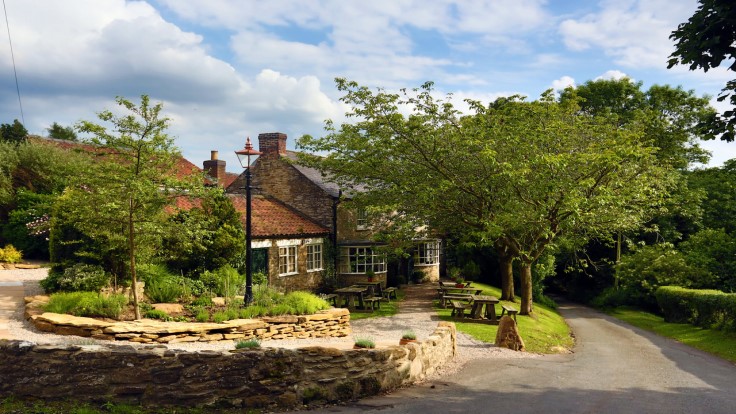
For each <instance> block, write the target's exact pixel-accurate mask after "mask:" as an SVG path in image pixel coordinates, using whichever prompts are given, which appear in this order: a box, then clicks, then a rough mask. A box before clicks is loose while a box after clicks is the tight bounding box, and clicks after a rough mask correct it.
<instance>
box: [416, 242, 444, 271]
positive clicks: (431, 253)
mask: <svg viewBox="0 0 736 414" xmlns="http://www.w3.org/2000/svg"><path fill="white" fill-rule="evenodd" d="M439 262H440V242H439V240H430V241H425V242H421V243H419V244H417V250H416V263H415V264H417V265H434V264H438V263H439Z"/></svg>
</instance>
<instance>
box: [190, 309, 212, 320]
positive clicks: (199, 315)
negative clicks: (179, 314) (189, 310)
mask: <svg viewBox="0 0 736 414" xmlns="http://www.w3.org/2000/svg"><path fill="white" fill-rule="evenodd" d="M194 319H195V320H196V321H197V322H207V321H209V320H210V313H209V311H207V309H204V308H202V309H199V310H197V312H196V313H195V314H194Z"/></svg>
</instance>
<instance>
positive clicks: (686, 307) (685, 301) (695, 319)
mask: <svg viewBox="0 0 736 414" xmlns="http://www.w3.org/2000/svg"><path fill="white" fill-rule="evenodd" d="M655 296H656V298H657V304H658V305H659V307H660V308H661V309H662V312H663V314H664V318H665V320H666V321H667V322H675V323H690V324H692V325H695V326H700V327H702V328H708V329H720V330H723V331H728V332H736V294H735V293H723V292H721V291H719V290H698V289H685V288H681V287H677V286H662V287H660V288H659V289H657V292H656V293H655Z"/></svg>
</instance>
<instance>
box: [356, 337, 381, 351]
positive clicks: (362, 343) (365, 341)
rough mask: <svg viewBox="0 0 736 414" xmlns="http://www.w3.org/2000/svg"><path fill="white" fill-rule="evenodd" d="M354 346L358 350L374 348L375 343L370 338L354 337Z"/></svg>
mask: <svg viewBox="0 0 736 414" xmlns="http://www.w3.org/2000/svg"><path fill="white" fill-rule="evenodd" d="M355 346H356V347H358V348H370V349H372V348H375V347H376V342H375V341H374V340H373V338H370V337H365V338H363V337H355Z"/></svg>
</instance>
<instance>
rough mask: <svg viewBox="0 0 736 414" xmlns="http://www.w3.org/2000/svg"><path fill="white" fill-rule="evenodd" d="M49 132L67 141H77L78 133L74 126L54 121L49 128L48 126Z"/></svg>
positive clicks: (50, 134)
mask: <svg viewBox="0 0 736 414" xmlns="http://www.w3.org/2000/svg"><path fill="white" fill-rule="evenodd" d="M46 131H47V132H48V133H49V137H51V138H54V139H62V140H66V141H77V140H78V138H77V133H76V132H75V131H74V128H72V127H63V126H61V125H59V124H58V123H56V122H54V123H53V124H51V126H50V127H49V128H46Z"/></svg>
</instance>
